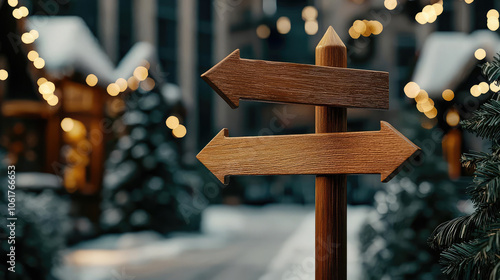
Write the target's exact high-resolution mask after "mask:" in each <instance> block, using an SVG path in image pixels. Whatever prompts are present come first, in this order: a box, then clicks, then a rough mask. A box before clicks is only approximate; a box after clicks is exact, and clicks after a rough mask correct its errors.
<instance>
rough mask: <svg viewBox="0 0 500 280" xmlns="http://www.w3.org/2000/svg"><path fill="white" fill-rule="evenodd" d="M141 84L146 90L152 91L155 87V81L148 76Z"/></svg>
mask: <svg viewBox="0 0 500 280" xmlns="http://www.w3.org/2000/svg"><path fill="white" fill-rule="evenodd" d="M140 86H141V89H142V90H144V91H151V90H152V89H153V88H154V87H155V81H154V80H153V79H152V78H147V79H146V80H145V81H143V82H142V83H141V85H140Z"/></svg>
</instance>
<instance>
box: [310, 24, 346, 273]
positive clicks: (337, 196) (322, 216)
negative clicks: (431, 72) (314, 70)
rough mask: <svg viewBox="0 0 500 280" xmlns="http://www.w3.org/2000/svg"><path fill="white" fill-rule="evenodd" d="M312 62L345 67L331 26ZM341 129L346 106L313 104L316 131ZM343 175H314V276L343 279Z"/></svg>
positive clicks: (342, 47) (343, 49)
mask: <svg viewBox="0 0 500 280" xmlns="http://www.w3.org/2000/svg"><path fill="white" fill-rule="evenodd" d="M316 65H320V66H334V67H344V68H346V67H347V51H346V47H345V45H344V43H343V42H342V40H341V39H340V38H339V36H338V35H337V33H336V32H335V30H333V28H332V27H331V26H330V27H329V28H328V30H327V31H326V33H325V35H324V36H323V39H321V41H320V42H319V44H318V46H317V47H316ZM346 94H349V93H347V92H346ZM343 131H347V110H346V108H338V107H337V108H334V107H326V106H316V133H330V132H343ZM346 179H347V178H346V175H318V176H316V280H333V279H335V280H346V279H347V196H346V188H347V180H346Z"/></svg>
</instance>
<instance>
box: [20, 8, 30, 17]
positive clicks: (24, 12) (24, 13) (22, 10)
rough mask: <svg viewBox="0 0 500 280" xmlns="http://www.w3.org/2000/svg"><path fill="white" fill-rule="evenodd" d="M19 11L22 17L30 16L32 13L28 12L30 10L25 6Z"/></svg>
mask: <svg viewBox="0 0 500 280" xmlns="http://www.w3.org/2000/svg"><path fill="white" fill-rule="evenodd" d="M18 10H19V12H20V13H21V17H27V16H28V15H29V14H30V11H29V10H28V8H26V7H24V6H21V7H19V9H18Z"/></svg>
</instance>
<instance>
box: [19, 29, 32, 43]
mask: <svg viewBox="0 0 500 280" xmlns="http://www.w3.org/2000/svg"><path fill="white" fill-rule="evenodd" d="M21 41H23V43H25V44H31V43H33V42H35V37H33V35H31V33H28V32H26V33H24V34H23V35H21Z"/></svg>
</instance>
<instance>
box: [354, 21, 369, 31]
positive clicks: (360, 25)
mask: <svg viewBox="0 0 500 280" xmlns="http://www.w3.org/2000/svg"><path fill="white" fill-rule="evenodd" d="M352 27H353V28H354V31H356V32H357V33H359V34H362V33H364V32H365V31H366V24H365V23H364V22H363V21H361V20H356V21H354V23H353V24H352Z"/></svg>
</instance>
